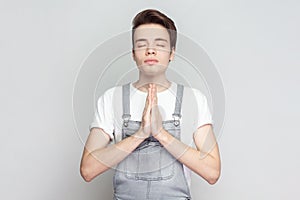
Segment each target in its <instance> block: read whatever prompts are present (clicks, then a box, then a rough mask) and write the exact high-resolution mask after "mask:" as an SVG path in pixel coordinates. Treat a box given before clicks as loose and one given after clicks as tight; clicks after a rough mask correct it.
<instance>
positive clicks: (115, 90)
mask: <svg viewBox="0 0 300 200" xmlns="http://www.w3.org/2000/svg"><path fill="white" fill-rule="evenodd" d="M121 92H122V86H114V87H111V88H109V89H107V90H106V91H105V92H104V93H103V94H102V95H101V96H100V97H99V98H98V101H107V102H111V100H112V99H114V98H116V95H118V96H119V95H120V94H121Z"/></svg>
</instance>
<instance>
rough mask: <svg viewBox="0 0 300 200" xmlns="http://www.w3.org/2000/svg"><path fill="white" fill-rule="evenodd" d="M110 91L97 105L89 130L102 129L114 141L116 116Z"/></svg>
mask: <svg viewBox="0 0 300 200" xmlns="http://www.w3.org/2000/svg"><path fill="white" fill-rule="evenodd" d="M111 98H112V97H111V95H110V92H109V91H106V92H105V93H104V94H103V95H102V96H101V97H99V99H98V100H97V103H96V108H95V111H94V118H93V121H92V123H91V124H90V125H89V129H90V130H91V129H92V128H101V129H103V130H104V131H105V132H106V133H107V134H108V135H109V136H110V138H111V140H112V139H113V132H114V116H113V106H112V99H111Z"/></svg>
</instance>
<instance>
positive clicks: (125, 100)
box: [122, 83, 131, 127]
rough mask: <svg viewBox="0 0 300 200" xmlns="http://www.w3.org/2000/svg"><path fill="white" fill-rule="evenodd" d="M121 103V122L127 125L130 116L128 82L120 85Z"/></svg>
mask: <svg viewBox="0 0 300 200" xmlns="http://www.w3.org/2000/svg"><path fill="white" fill-rule="evenodd" d="M122 103H123V115H122V119H123V124H124V126H126V127H127V126H128V121H129V119H130V117H131V115H130V83H127V84H125V85H123V86H122Z"/></svg>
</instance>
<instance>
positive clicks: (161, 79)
mask: <svg viewBox="0 0 300 200" xmlns="http://www.w3.org/2000/svg"><path fill="white" fill-rule="evenodd" d="M149 83H154V84H156V87H157V92H162V91H164V90H166V89H168V88H169V87H170V86H171V82H170V81H169V80H168V79H167V77H166V75H165V74H161V75H157V74H156V75H155V76H146V75H142V74H141V73H140V74H139V80H137V81H136V82H135V83H133V86H134V87H135V88H137V89H139V90H141V91H143V92H147V91H148V84H149Z"/></svg>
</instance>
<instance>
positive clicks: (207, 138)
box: [194, 124, 219, 159]
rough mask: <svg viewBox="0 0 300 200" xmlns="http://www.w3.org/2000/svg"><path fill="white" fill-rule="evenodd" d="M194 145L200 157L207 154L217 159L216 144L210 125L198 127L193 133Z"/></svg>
mask: <svg viewBox="0 0 300 200" xmlns="http://www.w3.org/2000/svg"><path fill="white" fill-rule="evenodd" d="M194 143H195V145H196V147H197V149H198V150H199V151H200V152H201V157H205V156H207V155H208V154H209V155H211V156H212V157H214V158H217V159H219V149H218V144H217V141H216V138H215V135H214V132H213V128H212V125H211V124H205V125H203V126H200V127H199V128H198V129H197V130H196V132H195V133H194Z"/></svg>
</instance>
